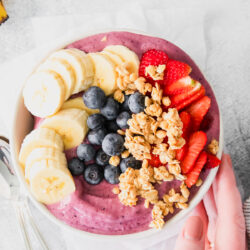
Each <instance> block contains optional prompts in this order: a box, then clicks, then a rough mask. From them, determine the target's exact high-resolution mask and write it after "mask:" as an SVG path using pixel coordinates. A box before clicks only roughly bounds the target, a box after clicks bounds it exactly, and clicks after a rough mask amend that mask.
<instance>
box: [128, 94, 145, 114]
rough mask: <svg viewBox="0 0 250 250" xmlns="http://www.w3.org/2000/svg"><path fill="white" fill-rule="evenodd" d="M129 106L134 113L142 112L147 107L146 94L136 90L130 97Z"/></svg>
mask: <svg viewBox="0 0 250 250" xmlns="http://www.w3.org/2000/svg"><path fill="white" fill-rule="evenodd" d="M128 106H129V109H130V111H131V112H132V113H136V114H137V113H140V112H143V111H144V109H145V96H144V95H142V94H141V93H139V92H135V93H134V94H132V95H131V96H130V97H129V99H128Z"/></svg>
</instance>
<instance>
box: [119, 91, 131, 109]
mask: <svg viewBox="0 0 250 250" xmlns="http://www.w3.org/2000/svg"><path fill="white" fill-rule="evenodd" d="M129 97H130V95H124V102H123V103H122V104H121V105H120V106H121V111H130V109H129V106H128V99H129Z"/></svg>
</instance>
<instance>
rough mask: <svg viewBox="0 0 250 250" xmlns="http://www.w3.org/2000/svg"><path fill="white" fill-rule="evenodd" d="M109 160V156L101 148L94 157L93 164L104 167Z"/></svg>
mask: <svg viewBox="0 0 250 250" xmlns="http://www.w3.org/2000/svg"><path fill="white" fill-rule="evenodd" d="M109 158H110V156H109V155H107V154H106V153H105V152H104V151H103V150H102V148H100V149H99V150H98V151H97V153H96V157H95V162H96V164H98V165H100V166H106V165H108V163H109Z"/></svg>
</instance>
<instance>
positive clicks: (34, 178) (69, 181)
mask: <svg viewBox="0 0 250 250" xmlns="http://www.w3.org/2000/svg"><path fill="white" fill-rule="evenodd" d="M28 176H29V182H30V189H31V193H32V194H33V195H34V196H35V198H36V199H37V200H38V201H40V202H42V203H45V204H53V203H56V202H59V201H60V200H62V199H63V198H65V197H66V196H68V195H69V194H71V193H73V192H74V191H75V183H74V180H73V178H72V176H71V174H70V172H69V170H68V168H67V164H66V163H65V161H64V158H60V157H58V159H57V160H49V159H43V160H40V161H36V162H35V163H34V164H33V165H32V167H31V168H29V174H28Z"/></svg>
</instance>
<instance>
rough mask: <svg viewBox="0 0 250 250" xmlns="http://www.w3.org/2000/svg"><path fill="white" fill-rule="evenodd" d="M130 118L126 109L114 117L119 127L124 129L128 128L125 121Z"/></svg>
mask: <svg viewBox="0 0 250 250" xmlns="http://www.w3.org/2000/svg"><path fill="white" fill-rule="evenodd" d="M130 118H131V115H130V113H129V112H127V111H123V112H121V113H120V114H119V115H118V116H117V118H116V123H117V125H118V126H119V127H120V128H121V129H126V128H128V124H127V121H128V120H129V119H130Z"/></svg>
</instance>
